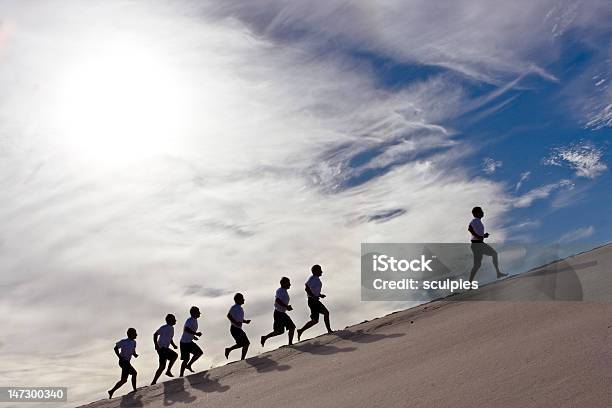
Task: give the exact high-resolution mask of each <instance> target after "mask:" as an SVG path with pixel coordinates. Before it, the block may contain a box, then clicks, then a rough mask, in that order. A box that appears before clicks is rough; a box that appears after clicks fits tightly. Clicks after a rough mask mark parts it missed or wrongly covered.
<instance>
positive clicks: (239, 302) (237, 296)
mask: <svg viewBox="0 0 612 408" xmlns="http://www.w3.org/2000/svg"><path fill="white" fill-rule="evenodd" d="M234 302H236V304H237V305H244V296H242V293H236V294H235V295H234Z"/></svg>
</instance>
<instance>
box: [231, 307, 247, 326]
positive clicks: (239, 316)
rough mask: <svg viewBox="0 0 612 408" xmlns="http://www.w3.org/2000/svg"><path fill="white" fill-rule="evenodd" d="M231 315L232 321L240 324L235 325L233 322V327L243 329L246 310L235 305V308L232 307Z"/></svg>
mask: <svg viewBox="0 0 612 408" xmlns="http://www.w3.org/2000/svg"><path fill="white" fill-rule="evenodd" d="M229 315H230V316H232V319H234V320H235V321H237V322H238V324H234V322H232V326H234V327H238V328H240V327H242V321H243V320H244V309H243V308H242V306H240V305H239V304H235V305H234V306H232V307H230V310H229Z"/></svg>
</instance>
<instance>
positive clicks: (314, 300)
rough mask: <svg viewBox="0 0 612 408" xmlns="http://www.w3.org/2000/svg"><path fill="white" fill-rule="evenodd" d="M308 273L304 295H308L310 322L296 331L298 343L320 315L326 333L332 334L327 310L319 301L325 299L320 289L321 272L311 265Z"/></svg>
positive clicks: (321, 285)
mask: <svg viewBox="0 0 612 408" xmlns="http://www.w3.org/2000/svg"><path fill="white" fill-rule="evenodd" d="M310 271H311V272H312V275H311V276H310V278H308V280H307V281H306V285H305V290H306V295H308V307H309V308H310V321H308V322H307V323H306V324H305V325H304V327H302V328H301V329H298V331H297V335H298V341H300V338H301V337H302V333H304V332H305V331H306V330H308V329H309V328H311V327H312V326H314V325H315V324H317V323H319V315H320V314H322V315H323V320H324V321H325V328H326V329H327V332H328V333H332V332H333V330H332V329H331V326H330V324H329V310H327V308H326V307H325V305H324V304H323V303H321V300H320V299H323V298H324V297H325V295H324V294H322V293H321V288H322V287H323V283H321V275H323V270H322V269H321V266H320V265H313V266H312V268H310Z"/></svg>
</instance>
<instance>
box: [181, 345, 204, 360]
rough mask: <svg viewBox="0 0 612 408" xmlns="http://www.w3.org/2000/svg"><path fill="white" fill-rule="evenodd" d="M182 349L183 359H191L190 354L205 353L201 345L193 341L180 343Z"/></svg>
mask: <svg viewBox="0 0 612 408" xmlns="http://www.w3.org/2000/svg"><path fill="white" fill-rule="evenodd" d="M179 347H180V349H181V360H189V355H190V354H193V355H194V356H201V355H202V354H204V352H203V351H202V349H201V348H200V346H198V345H197V344H195V343H194V342H193V341H190V342H189V343H181V344H180V345H179Z"/></svg>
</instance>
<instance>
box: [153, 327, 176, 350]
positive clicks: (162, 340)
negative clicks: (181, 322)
mask: <svg viewBox="0 0 612 408" xmlns="http://www.w3.org/2000/svg"><path fill="white" fill-rule="evenodd" d="M155 334H159V338H158V339H157V344H159V347H170V343H172V338H173V337H174V327H172V326H170V325H169V324H164V325H163V326H162V327H160V328H159V329H157V331H156V332H155Z"/></svg>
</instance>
